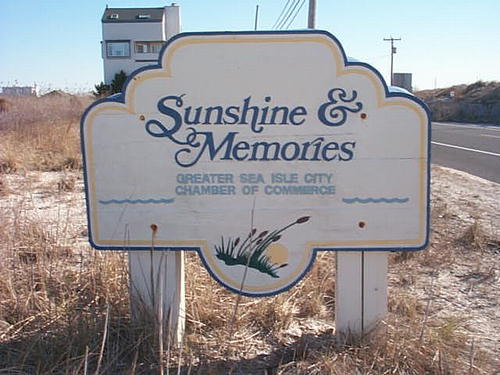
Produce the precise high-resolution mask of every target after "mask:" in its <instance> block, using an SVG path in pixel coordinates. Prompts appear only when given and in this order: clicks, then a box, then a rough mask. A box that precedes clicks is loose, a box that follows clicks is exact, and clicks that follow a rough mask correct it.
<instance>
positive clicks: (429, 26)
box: [0, 0, 500, 92]
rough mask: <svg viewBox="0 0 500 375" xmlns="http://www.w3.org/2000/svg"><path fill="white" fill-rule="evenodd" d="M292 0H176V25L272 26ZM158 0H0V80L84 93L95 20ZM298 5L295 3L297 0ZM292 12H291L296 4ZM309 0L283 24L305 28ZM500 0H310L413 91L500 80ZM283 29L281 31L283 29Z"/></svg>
mask: <svg viewBox="0 0 500 375" xmlns="http://www.w3.org/2000/svg"><path fill="white" fill-rule="evenodd" d="M287 1H291V2H292V3H293V1H294V0H210V1H206V0H177V1H176V3H177V4H179V5H180V6H181V19H182V21H181V22H182V31H186V32H188V31H233V30H246V31H247V30H253V29H254V21H255V10H256V6H257V5H259V18H258V30H273V26H274V25H275V23H276V21H277V20H278V18H279V16H280V13H281V11H282V10H283V8H284V7H285V5H286V4H287ZM170 3H171V2H166V1H161V0H135V1H132V0H104V1H101V0H79V1H72V0H0V86H9V85H21V86H24V85H33V84H34V83H36V84H37V85H38V86H39V87H40V88H41V89H42V90H43V91H48V90H51V89H63V90H67V91H73V92H84V91H88V90H91V89H92V88H93V86H94V85H95V84H97V83H99V82H101V81H102V80H103V68H102V58H101V53H100V41H101V30H102V29H101V17H102V13H103V12H104V9H105V7H106V4H107V5H109V7H159V6H165V5H169V4H170ZM301 3H302V1H301ZM301 3H299V5H298V6H297V8H296V9H298V8H299V6H300V4H301ZM307 8H308V1H306V0H304V1H303V6H302V8H301V9H300V11H299V12H298V13H297V15H296V17H295V19H294V20H293V22H292V18H291V17H290V18H289V20H288V21H287V24H285V25H284V26H288V24H289V27H288V29H289V30H294V29H305V28H307V13H308V9H307ZM499 15H500V0H475V1H472V0H453V1H451V0H419V1H407V0H378V1H375V0H357V1H352V0H317V5H316V28H317V29H320V30H327V31H329V32H330V33H332V34H333V35H334V36H336V37H337V39H338V40H339V41H340V42H341V44H342V46H343V47H344V50H345V51H346V54H347V55H348V56H350V57H353V58H356V59H357V60H360V61H363V62H366V63H368V64H370V65H372V66H373V67H374V68H375V69H377V70H378V71H379V72H380V73H381V74H382V75H383V76H384V77H385V79H386V80H387V81H389V75H390V43H389V42H387V41H384V40H383V39H384V38H389V37H391V36H392V37H394V38H401V41H398V42H395V46H396V48H397V52H396V54H395V55H394V72H401V73H412V74H413V86H414V88H415V89H419V90H422V89H431V88H436V87H448V86H451V85H455V84H462V83H472V82H475V81H477V80H483V81H493V80H494V81H500V68H499V67H500V65H499V61H500V42H499V40H500V22H499V21H498V16H499ZM284 29H286V27H284Z"/></svg>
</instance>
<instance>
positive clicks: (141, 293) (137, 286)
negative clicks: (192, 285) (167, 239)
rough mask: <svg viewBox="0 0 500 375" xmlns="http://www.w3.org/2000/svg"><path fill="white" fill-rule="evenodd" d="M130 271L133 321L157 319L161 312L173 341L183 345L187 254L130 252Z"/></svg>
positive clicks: (174, 252)
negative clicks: (185, 263) (185, 262)
mask: <svg viewBox="0 0 500 375" xmlns="http://www.w3.org/2000/svg"><path fill="white" fill-rule="evenodd" d="M129 270H130V305H131V309H132V316H133V317H134V319H138V320H139V319H144V318H149V319H154V317H155V316H156V315H157V313H158V311H162V312H163V313H162V315H163V326H164V327H168V333H169V339H170V340H171V341H170V342H171V343H172V344H174V345H178V344H180V343H181V341H182V336H183V334H184V326H185V316H186V313H185V288H184V252H183V251H156V250H155V251H129ZM160 306H161V309H160Z"/></svg>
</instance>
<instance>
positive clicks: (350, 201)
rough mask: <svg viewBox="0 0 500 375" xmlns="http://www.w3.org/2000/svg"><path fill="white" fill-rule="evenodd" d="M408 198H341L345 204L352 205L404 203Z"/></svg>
mask: <svg viewBox="0 0 500 375" xmlns="http://www.w3.org/2000/svg"><path fill="white" fill-rule="evenodd" d="M409 200H410V198H359V197H354V198H342V202H344V203H347V204H353V203H362V204H366V203H406V202H408V201H409Z"/></svg>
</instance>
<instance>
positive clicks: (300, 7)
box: [286, 0, 306, 30]
mask: <svg viewBox="0 0 500 375" xmlns="http://www.w3.org/2000/svg"><path fill="white" fill-rule="evenodd" d="M305 2H306V0H302V2H301V3H300V5H299V8H298V9H297V11H296V12H295V15H294V16H293V18H292V20H291V21H290V22H289V23H288V25H287V26H286V29H287V30H288V28H289V27H290V25H291V24H292V23H293V21H295V18H296V17H297V14H299V12H300V10H301V9H302V7H303V6H304V3H305Z"/></svg>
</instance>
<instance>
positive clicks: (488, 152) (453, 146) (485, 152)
mask: <svg viewBox="0 0 500 375" xmlns="http://www.w3.org/2000/svg"><path fill="white" fill-rule="evenodd" d="M431 143H432V144H433V145H438V146H444V147H450V148H457V149H459V150H465V151H472V152H478V153H480V154H486V155H492V156H498V157H500V154H496V153H494V152H490V151H483V150H476V149H474V148H467V147H462V146H456V145H449V144H447V143H439V142H431Z"/></svg>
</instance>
